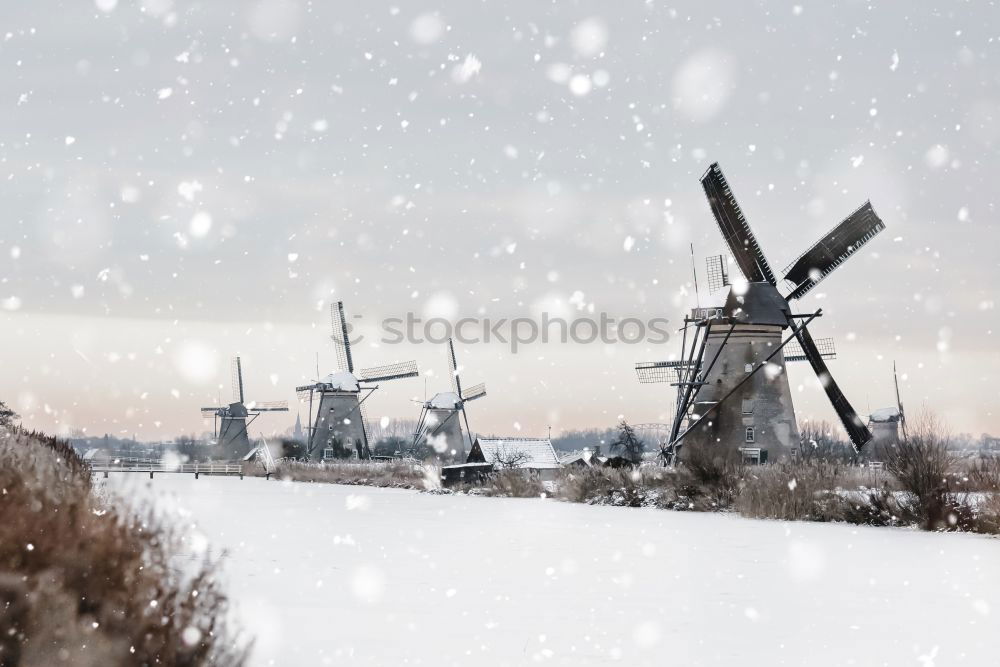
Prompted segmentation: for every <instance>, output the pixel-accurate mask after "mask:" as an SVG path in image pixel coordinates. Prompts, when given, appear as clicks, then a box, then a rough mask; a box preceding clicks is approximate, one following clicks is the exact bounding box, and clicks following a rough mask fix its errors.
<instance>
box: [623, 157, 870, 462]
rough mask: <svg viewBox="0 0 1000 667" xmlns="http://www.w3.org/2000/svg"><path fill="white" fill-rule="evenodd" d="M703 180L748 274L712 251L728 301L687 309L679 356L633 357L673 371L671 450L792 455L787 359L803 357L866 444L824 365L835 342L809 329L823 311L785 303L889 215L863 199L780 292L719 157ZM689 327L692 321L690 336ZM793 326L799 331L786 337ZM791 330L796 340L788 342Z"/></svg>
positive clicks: (657, 373)
mask: <svg viewBox="0 0 1000 667" xmlns="http://www.w3.org/2000/svg"><path fill="white" fill-rule="evenodd" d="M701 183H702V187H703V188H704V190H705V194H706V196H707V197H708V201H709V204H710V206H711V209H712V213H713V214H714V216H715V220H716V222H717V223H718V225H719V229H720V231H721V232H722V236H723V238H724V239H725V241H726V243H727V245H728V246H729V251H730V254H731V255H732V257H733V259H734V261H735V263H736V266H737V267H738V268H739V270H740V271H741V272H742V273H743V275H744V277H745V278H746V281H747V282H745V283H744V282H742V281H739V282H738V283H737V284H731V285H730V280H729V274H728V272H727V270H726V264H725V262H724V261H723V259H724V258H721V257H720V258H711V259H710V260H709V263H708V274H709V286H710V289H711V288H715V289H718V288H721V287H723V286H726V285H730V289H729V295H728V298H727V299H726V303H725V305H724V306H723V307H721V308H696V309H694V310H693V311H692V313H691V316H690V317H685V319H684V324H685V326H684V337H683V339H682V343H681V359H680V360H678V361H670V362H652V363H644V364H638V365H637V366H636V372H637V373H638V375H639V379H640V381H642V382H652V381H663V380H666V381H669V382H672V383H673V384H674V385H675V386H677V388H678V391H677V402H676V408H675V410H674V420H673V424H672V426H671V435H670V443H669V447H670V448H671V450H672V451H677V450H678V449H679V447H680V446H681V445H690V444H693V443H701V444H704V445H706V446H717V445H721V446H726V447H735V448H738V449H739V450H740V451H742V452H744V457H747V454H748V453H750V452H752V454H750V456H753V457H754V460H756V461H759V462H763V461H766V460H767V459H768V455H769V453H770V456H771V458H780V457H782V456H784V455H786V454H788V453H789V451H791V450H792V449H793V448H794V447H797V445H798V427H797V425H796V422H795V412H794V409H793V407H792V397H791V392H790V391H789V388H788V378H787V375H786V374H785V372H784V362H786V361H793V360H798V359H804V360H806V361H808V362H809V364H810V366H812V369H813V371H814V372H815V373H816V376H817V377H818V378H819V380H820V384H821V385H822V386H823V389H824V391H826V394H827V397H828V398H829V399H830V402H831V403H832V404H833V408H834V410H835V411H836V413H837V416H838V417H839V418H840V421H841V424H843V426H844V429H845V430H846V431H847V434H848V436H849V437H850V439H851V442H852V443H853V445H854V447H855V449H860V448H861V447H863V446H864V445H865V443H867V442H868V441H869V440H871V438H872V434H871V432H870V431H869V430H868V428H867V427H866V426H865V425H864V424H863V423H862V421H861V419H860V418H859V417H858V415H857V413H856V412H855V410H854V408H853V407H852V406H851V404H850V402H849V401H848V400H847V397H846V396H844V394H843V392H842V391H841V390H840V388H839V387H838V386H837V383H836V382H835V381H834V380H833V377H832V376H831V375H830V371H829V369H828V368H827V366H826V363H825V360H826V359H830V358H833V356H834V350H833V346H832V341H829V340H821V341H818V342H817V341H816V340H814V339H813V337H812V335H811V334H810V333H809V330H808V329H807V328H806V325H807V324H809V323H810V322H811V321H812V320H813V319H814V318H815V317H818V316H819V315H820V314H821V311H819V310H818V311H816V312H815V313H810V314H806V315H801V314H796V313H793V312H792V309H791V306H789V303H788V302H789V300H793V299H798V298H800V297H802V296H803V295H805V294H806V293H807V292H809V290H811V289H812V288H813V287H815V286H816V285H817V284H818V283H819V282H820V281H821V280H823V279H825V278H826V277H827V276H829V275H830V273H832V272H833V270H834V269H836V268H837V267H838V266H840V265H841V264H842V263H843V262H844V261H845V260H847V259H848V258H849V257H850V256H851V255H853V254H854V253H856V252H857V251H858V250H859V249H860V248H861V247H862V246H864V245H865V244H866V243H868V241H870V240H871V239H872V238H874V236H875V235H876V234H878V233H879V232H881V231H882V230H883V229H885V224H884V223H883V222H882V221H881V220H880V219H879V217H878V215H876V213H875V211H874V209H872V206H871V203H869V202H865V204H864V205H862V206H861V207H860V208H858V209H857V210H856V211H854V212H853V213H852V214H851V215H849V216H848V217H847V218H846V219H845V220H844V221H843V222H841V223H840V224H839V225H837V226H836V227H834V228H833V229H832V230H830V231H829V232H828V233H827V234H825V235H824V236H823V237H822V238H821V239H820V240H819V241H817V242H816V243H815V244H814V245H813V246H812V247H811V248H809V249H808V250H807V251H806V252H804V253H803V254H802V255H800V256H799V257H798V259H796V260H795V261H794V262H793V263H792V264H791V265H790V266H789V267H788V268H787V270H786V271H785V276H784V280H785V282H786V283H788V285H789V291H788V294H787V295H785V296H782V295H781V294H780V293H779V292H778V281H777V279H776V278H775V275H774V273H773V272H772V270H771V267H770V265H769V264H768V262H767V259H766V258H765V257H764V252H763V250H762V249H761V248H760V246H759V245H758V243H757V239H756V237H755V236H754V234H753V232H752V231H751V229H750V225H749V224H748V223H747V221H746V219H745V218H744V217H743V212H742V211H741V210H740V207H739V204H738V203H737V202H736V199H735V197H734V196H733V194H732V191H731V190H730V188H729V184H728V183H727V182H726V179H725V176H723V174H722V170H721V169H720V168H719V165H718V164H717V163H715V164H712V166H711V167H709V169H708V171H707V172H705V175H704V176H702V179H701ZM692 325H693V326H692ZM689 328H690V329H693V334H692V336H691V341H690V345H689V342H688V330H689ZM786 329H790V330H791V334H792V335H791V336H789V337H788V338H787V339H785V340H784V341H783V340H782V336H783V331H784V330H786ZM793 339H794V340H796V341H797V342H798V348H797V349H794V348H791V347H789V343H790V342H791V341H792V340H793ZM760 370H764V371H765V372H764V373H759V372H758V371H760ZM661 378H662V380H661ZM685 425H686V428H683V431H682V427H684V426H685Z"/></svg>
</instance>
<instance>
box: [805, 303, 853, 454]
mask: <svg viewBox="0 0 1000 667" xmlns="http://www.w3.org/2000/svg"><path fill="white" fill-rule="evenodd" d="M789 325H790V326H791V327H792V331H794V332H795V337H796V338H797V339H798V341H799V345H800V346H802V351H803V353H804V354H805V356H806V359H807V360H808V361H809V365H810V366H812V369H813V371H814V372H815V373H816V377H818V378H819V381H820V384H822V385H823V390H824V391H826V395H827V397H828V398H829V399H830V403H831V404H833V409H834V411H835V412H836V413H837V416H838V417H840V423H841V424H843V426H844V430H845V431H847V435H848V436H849V437H850V438H851V442H852V443H854V449H855V450H857V451H860V450H861V448H862V447H864V446H865V444H867V443H868V441H869V440H871V439H872V433H871V431H869V430H868V427H867V426H865V425H864V422H862V421H861V418H860V417H858V413H857V412H855V411H854V408H853V407H852V406H851V402H850V401H848V400H847V396H845V395H844V392H842V391H841V390H840V387H838V386H837V383H836V382H835V381H834V379H833V376H832V375H830V370H829V369H828V368H827V367H826V362H825V361H824V360H823V354H822V353H821V352H820V351H819V349H818V348H817V347H816V343H815V342H814V341H813V338H812V336H811V335H810V334H809V330H808V329H807V328H806V327H798V326H796V324H795V322H794V321H792V320H791V319H789Z"/></svg>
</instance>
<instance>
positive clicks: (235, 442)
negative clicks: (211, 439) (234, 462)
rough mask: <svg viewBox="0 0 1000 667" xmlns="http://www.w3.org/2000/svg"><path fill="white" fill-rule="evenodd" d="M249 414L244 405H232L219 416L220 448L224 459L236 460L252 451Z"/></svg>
mask: <svg viewBox="0 0 1000 667" xmlns="http://www.w3.org/2000/svg"><path fill="white" fill-rule="evenodd" d="M247 417H249V413H248V412H247V409H246V406H244V405H243V404H242V403H230V404H229V405H228V406H227V407H226V408H225V409H224V410H223V411H222V414H220V415H219V437H218V438H217V440H218V448H219V452H220V453H221V454H222V457H223V458H227V459H236V458H239V457H241V456H244V455H245V454H246V453H247V452H249V451H250V436H249V435H248V434H247Z"/></svg>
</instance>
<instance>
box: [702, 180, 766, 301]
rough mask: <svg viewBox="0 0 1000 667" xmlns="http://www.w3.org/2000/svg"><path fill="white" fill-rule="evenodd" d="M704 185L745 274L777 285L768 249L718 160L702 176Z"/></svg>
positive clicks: (713, 212)
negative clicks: (753, 228)
mask: <svg viewBox="0 0 1000 667" xmlns="http://www.w3.org/2000/svg"><path fill="white" fill-rule="evenodd" d="M701 186H702V188H704V190H705V196H706V197H708V203H709V205H710V206H711V207H712V214H713V215H714V216H715V221H716V222H717V223H718V224H719V231H721V232H722V238H724V239H725V240H726V244H727V245H728V246H729V252H730V253H731V254H732V256H733V259H735V260H736V265H737V266H739V267H740V271H742V272H743V276H744V277H745V278H746V279H747V280H748V281H750V282H752V283H761V282H765V281H766V282H769V283H771V284H772V285H776V284H777V281H776V280H775V278H774V272H773V271H771V265H770V264H768V263H767V259H766V258H765V257H764V252H763V251H762V250H761V249H760V244H758V243H757V238H756V237H755V236H754V235H753V232H752V231H751V230H750V225H749V224H748V223H747V221H746V218H744V217H743V211H742V210H740V205H739V204H738V203H737V202H736V197H734V196H733V193H732V191H731V190H730V189H729V183H727V182H726V177H725V176H724V175H723V174H722V169H720V168H719V163H718V162H713V163H712V166H711V167H709V168H708V171H706V172H705V175H704V176H702V177H701Z"/></svg>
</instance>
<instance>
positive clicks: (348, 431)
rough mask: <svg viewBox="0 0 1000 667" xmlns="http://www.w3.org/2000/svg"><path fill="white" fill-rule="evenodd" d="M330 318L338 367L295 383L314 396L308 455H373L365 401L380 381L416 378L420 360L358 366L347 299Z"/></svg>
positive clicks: (301, 393)
mask: <svg viewBox="0 0 1000 667" xmlns="http://www.w3.org/2000/svg"><path fill="white" fill-rule="evenodd" d="M330 322H331V327H332V332H331V335H330V338H331V339H332V340H333V346H334V348H335V349H336V351H337V361H338V364H339V370H337V371H336V372H334V373H330V374H329V375H327V376H326V377H323V378H319V379H317V380H316V381H315V382H314V383H313V384H308V385H305V386H302V387H296V388H295V391H296V392H297V393H298V395H299V398H300V399H302V400H305V399H306V398H308V400H309V414H310V419H311V420H312V423H311V424H310V426H309V434H308V449H309V451H308V455H309V458H310V459H312V460H326V459H333V458H342V457H344V456H345V455H346V456H350V455H351V454H350V452H351V451H353V452H355V453H356V455H357V456H358V458H364V459H370V458H371V455H372V453H371V444H370V442H369V437H368V424H367V418H366V416H365V405H364V404H365V401H367V400H368V398H369V397H370V396H371V395H372V393H373V392H374V391H375V390H376V389H378V384H377V383H379V382H387V381H389V380H398V379H401V378H410V377H416V376H417V375H419V374H420V373H419V371H418V370H417V363H416V362H415V361H403V362H398V363H393V364H387V365H385V366H376V367H374V368H364V369H359V370H357V371H355V370H354V357H353V356H352V354H351V341H350V338H349V336H348V329H347V319H346V318H345V317H344V302H343V301H338V302H337V303H335V304H331V305H330ZM313 406H315V412H313Z"/></svg>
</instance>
